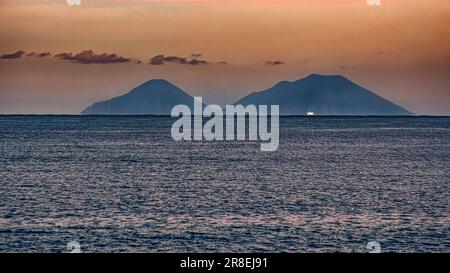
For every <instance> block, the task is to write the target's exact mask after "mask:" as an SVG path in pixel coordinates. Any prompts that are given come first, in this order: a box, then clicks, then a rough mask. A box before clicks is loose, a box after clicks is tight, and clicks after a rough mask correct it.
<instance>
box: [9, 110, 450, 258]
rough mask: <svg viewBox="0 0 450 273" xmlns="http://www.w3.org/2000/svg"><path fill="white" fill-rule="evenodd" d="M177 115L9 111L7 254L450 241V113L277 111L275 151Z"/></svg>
mask: <svg viewBox="0 0 450 273" xmlns="http://www.w3.org/2000/svg"><path fill="white" fill-rule="evenodd" d="M173 122H174V119H172V118H170V117H161V116H71V115H61V116H59V115H42V116H41V115H29V116H27V115H17V116H14V115H2V116H0V252H55V253H64V252H70V251H72V250H73V249H74V248H77V250H78V251H81V252H152V253H154V252H248V253H253V252H258V253H260V252H289V253H299V252H314V253H315V252H362V253H365V252H371V251H373V250H374V249H375V251H378V252H449V251H450V117H426V116H423V117H422V116H416V117H320V116H316V117H313V118H307V117H300V116H299V117H281V118H280V144H279V148H278V150H276V151H273V152H262V151H261V150H260V141H174V140H173V139H172V137H171V126H172V124H173ZM74 245H75V247H74ZM374 246H375V247H374Z"/></svg>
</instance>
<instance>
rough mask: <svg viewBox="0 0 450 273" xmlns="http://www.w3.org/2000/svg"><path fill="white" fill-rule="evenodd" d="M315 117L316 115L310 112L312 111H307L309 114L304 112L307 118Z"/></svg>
mask: <svg viewBox="0 0 450 273" xmlns="http://www.w3.org/2000/svg"><path fill="white" fill-rule="evenodd" d="M315 115H316V113H314V112H312V111H309V112H306V113H305V116H307V117H313V116H315Z"/></svg>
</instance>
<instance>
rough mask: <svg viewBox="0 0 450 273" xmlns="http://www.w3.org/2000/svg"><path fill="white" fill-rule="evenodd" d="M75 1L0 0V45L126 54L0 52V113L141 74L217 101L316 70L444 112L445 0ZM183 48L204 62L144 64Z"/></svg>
mask: <svg viewBox="0 0 450 273" xmlns="http://www.w3.org/2000/svg"><path fill="white" fill-rule="evenodd" d="M81 2H82V4H81V6H77V7H71V6H68V5H67V4H66V1H65V0H47V1H46V0H44V1H31V0H18V1H4V0H0V55H1V54H6V53H13V52H15V51H17V50H24V51H25V52H27V53H29V52H50V53H51V54H53V55H54V54H57V53H63V52H72V53H79V52H81V51H83V50H93V51H94V52H95V53H97V54H101V53H108V54H111V53H116V54H118V55H119V56H122V57H124V58H133V62H130V63H109V64H80V63H74V62H71V61H67V60H59V59H57V58H54V57H53V56H51V57H44V58H35V57H22V58H17V59H0V113H78V112H79V111H81V110H82V108H84V107H85V106H87V105H89V104H91V103H92V102H93V101H95V100H99V99H106V98H109V97H111V96H115V95H118V94H121V93H123V92H125V91H127V90H129V89H131V88H132V87H134V86H135V85H137V84H139V83H140V82H142V81H145V80H148V79H151V78H165V79H168V80H169V81H172V82H173V83H175V84H177V85H178V86H179V87H181V88H183V89H185V90H186V91H188V92H189V93H191V94H192V95H201V96H204V97H205V99H206V100H207V101H208V102H211V103H219V104H224V103H230V102H233V101H235V100H237V99H238V98H239V97H241V96H243V95H245V94H246V93H248V92H250V91H255V90H261V89H264V88H268V87H270V86H271V85H273V84H275V83H276V82H277V81H280V80H295V79H298V78H301V77H303V76H305V75H307V74H310V73H325V74H342V75H344V76H347V77H348V78H350V79H351V80H353V81H355V82H357V83H359V84H361V85H363V86H365V87H367V88H369V89H370V90H372V91H375V92H376V93H378V94H380V95H382V96H384V97H386V98H387V99H390V100H392V101H394V102H395V103H398V104H400V105H402V106H404V107H406V108H407V109H408V110H411V111H413V112H416V113H419V114H446V115H450V77H449V75H450V3H449V1H448V0H445V1H444V0H429V1H414V0H409V1H407V0H390V1H389V0H384V1H382V5H381V6H376V7H371V6H369V5H367V3H366V1H365V0H342V1H338V0H333V1H331V0H314V1H312V0H299V1H294V0H292V1H290V0H281V1H280V0H277V1H269V0H266V1H257V0H248V1H245V0H244V1H220V0H198V1H149V0H129V1H126V0H117V1H112V0H92V1H89V0H81ZM193 53H199V54H201V55H202V56H201V57H197V58H198V59H201V60H205V61H207V62H208V64H207V65H184V64H176V63H171V64H165V65H148V64H147V63H148V62H149V59H150V58H152V57H153V56H155V55H158V54H164V55H166V56H178V57H188V58H193V57H190V55H191V54H193ZM134 59H139V60H141V61H142V64H136V63H135V60H134ZM222 61H225V62H227V63H226V64H221V63H220V62H222ZM267 61H281V62H283V64H280V65H267V64H265V62H267Z"/></svg>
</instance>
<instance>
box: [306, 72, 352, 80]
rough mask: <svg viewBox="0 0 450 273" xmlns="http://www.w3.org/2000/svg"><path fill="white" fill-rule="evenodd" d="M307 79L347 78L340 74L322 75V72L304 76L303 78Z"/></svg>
mask: <svg viewBox="0 0 450 273" xmlns="http://www.w3.org/2000/svg"><path fill="white" fill-rule="evenodd" d="M307 79H310V80H311V79H314V80H329V79H341V80H342V79H344V80H348V79H347V78H345V77H344V76H341V75H323V74H315V73H313V74H310V75H308V76H307V77H305V78H304V79H303V80H307Z"/></svg>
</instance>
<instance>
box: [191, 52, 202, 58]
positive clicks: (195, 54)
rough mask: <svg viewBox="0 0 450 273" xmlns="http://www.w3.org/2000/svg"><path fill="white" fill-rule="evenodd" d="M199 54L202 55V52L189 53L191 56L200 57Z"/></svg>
mask: <svg viewBox="0 0 450 273" xmlns="http://www.w3.org/2000/svg"><path fill="white" fill-rule="evenodd" d="M201 56H202V54H200V53H192V54H191V57H192V58H200V57H201Z"/></svg>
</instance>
